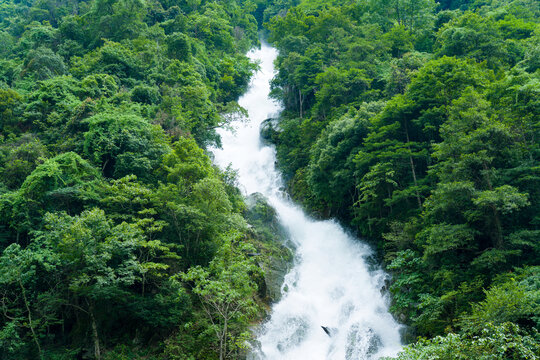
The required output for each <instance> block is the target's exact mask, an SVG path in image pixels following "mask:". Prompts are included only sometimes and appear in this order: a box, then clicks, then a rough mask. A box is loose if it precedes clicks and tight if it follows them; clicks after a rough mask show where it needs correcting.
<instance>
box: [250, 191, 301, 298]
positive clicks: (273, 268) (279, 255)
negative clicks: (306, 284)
mask: <svg viewBox="0 0 540 360" xmlns="http://www.w3.org/2000/svg"><path fill="white" fill-rule="evenodd" d="M246 205H247V209H246V210H245V213H244V215H245V217H246V219H247V220H248V222H249V224H250V225H251V230H252V232H253V234H254V236H255V238H256V239H257V240H258V241H259V244H260V246H259V251H258V253H257V254H256V255H257V259H258V263H259V266H260V267H261V268H262V269H263V271H264V283H263V284H259V292H260V294H259V295H260V296H261V297H262V298H263V299H265V301H266V302H268V303H273V302H276V301H279V299H280V298H281V285H282V284H283V279H284V277H285V275H286V274H287V272H288V271H289V269H290V267H291V266H292V261H293V253H292V251H291V249H290V248H288V247H287V246H286V244H287V240H288V239H287V235H286V232H285V231H284V229H283V228H282V227H281V225H280V224H279V221H278V220H277V217H276V212H275V210H274V209H273V208H272V207H271V206H270V205H268V202H267V201H266V198H265V197H264V196H263V195H262V194H260V193H254V194H251V195H249V196H248V197H247V198H246ZM259 259H260V260H259Z"/></svg>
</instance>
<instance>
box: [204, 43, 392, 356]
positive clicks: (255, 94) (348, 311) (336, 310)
mask: <svg viewBox="0 0 540 360" xmlns="http://www.w3.org/2000/svg"><path fill="white" fill-rule="evenodd" d="M249 56H250V58H251V59H253V60H258V61H259V62H260V71H258V72H257V73H256V74H255V75H254V76H253V78H252V80H251V84H250V87H249V90H248V91H247V92H246V94H244V95H243V96H242V97H241V98H240V100H239V103H240V105H241V106H242V107H244V108H245V109H246V110H248V113H249V119H247V120H245V119H244V120H243V121H236V122H233V123H232V124H231V126H232V128H233V130H232V131H231V129H220V130H219V133H220V135H221V138H222V148H221V149H213V150H212V152H213V154H214V162H215V163H216V164H217V165H218V166H220V167H221V168H225V167H227V166H228V165H229V164H231V165H232V168H233V169H235V170H237V171H238V182H239V184H240V189H241V190H242V191H243V192H244V194H245V195H249V194H252V193H255V192H258V193H261V194H263V195H264V196H265V197H266V198H267V199H268V202H269V204H270V205H271V206H272V207H273V208H274V209H275V210H276V213H277V215H278V219H279V221H280V222H281V225H282V226H283V228H284V229H285V230H286V232H287V234H288V236H289V238H290V241H291V242H292V243H293V244H294V247H295V260H294V264H293V266H292V268H291V270H290V272H289V273H288V274H287V275H286V276H285V280H284V284H283V286H282V297H281V300H279V301H278V302H276V303H275V304H273V305H272V310H271V313H270V316H269V319H268V320H267V321H266V322H265V323H263V324H262V325H261V326H260V327H259V329H258V330H257V331H256V336H257V341H256V345H255V346H254V347H253V349H252V351H251V353H250V354H249V357H248V358H249V359H252V360H256V359H257V360H262V359H268V360H280V359H290V360H302V359H306V360H316V359H339V360H343V359H347V360H359V359H366V360H367V359H378V358H379V357H382V356H392V355H395V354H396V353H397V352H398V351H399V350H400V348H401V339H400V328H401V326H400V325H399V324H398V323H397V322H396V321H395V320H394V319H393V317H392V315H391V314H390V313H389V311H388V299H387V298H386V296H385V294H383V292H382V291H381V289H382V288H383V286H384V281H385V279H386V278H387V275H386V274H385V273H384V272H383V271H382V270H380V269H373V266H370V265H369V264H368V258H369V257H370V256H371V255H372V250H371V249H370V248H369V247H368V246H367V245H366V244H363V243H362V242H361V241H360V240H358V239H356V238H354V237H353V236H351V235H350V234H349V233H347V231H346V230H344V229H343V228H342V227H341V226H340V225H339V224H338V223H337V222H335V221H319V220H314V219H312V218H310V217H309V216H307V215H306V214H305V213H304V212H303V210H302V209H301V208H300V207H299V206H298V205H295V204H294V203H293V202H292V201H291V200H290V199H289V197H288V196H287V194H285V193H284V192H283V182H282V179H281V175H280V173H279V172H278V171H277V170H276V168H275V161H276V158H275V150H274V148H273V147H271V146H266V145H264V144H263V143H262V142H261V140H260V136H259V128H260V125H261V123H262V122H263V121H264V120H265V119H267V118H269V117H277V116H278V114H279V112H280V109H281V107H280V104H279V103H277V102H276V101H274V100H272V99H270V98H269V92H270V84H269V82H270V80H271V79H272V77H273V76H274V74H275V73H274V67H273V61H274V59H275V58H276V56H277V50H275V49H274V48H272V47H270V46H269V45H267V44H264V43H263V45H262V47H261V48H260V49H256V50H253V51H251V52H250V53H249ZM322 326H325V327H326V329H327V331H328V333H329V334H327V333H326V332H325V331H324V329H323V328H322Z"/></svg>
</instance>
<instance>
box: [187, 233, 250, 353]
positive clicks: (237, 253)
mask: <svg viewBox="0 0 540 360" xmlns="http://www.w3.org/2000/svg"><path fill="white" fill-rule="evenodd" d="M240 241H241V240H240V238H239V235H237V234H228V235H227V236H226V238H225V239H224V240H223V243H222V245H221V247H220V249H219V250H218V253H217V255H216V257H215V258H214V259H213V260H212V261H211V262H210V264H209V266H208V269H203V268H201V267H199V266H198V267H193V268H191V269H189V271H188V272H187V273H186V274H184V275H183V276H182V278H183V280H184V281H190V282H193V285H194V286H193V292H194V293H195V294H197V295H198V297H199V299H200V301H201V303H202V306H203V309H204V312H205V314H206V317H207V320H208V321H209V322H210V323H211V326H210V327H209V330H210V331H213V332H214V334H215V339H216V350H217V352H218V354H219V359H220V360H224V359H234V358H237V356H238V352H239V351H240V350H241V349H242V348H243V347H244V346H245V344H244V342H245V341H246V339H247V338H248V337H249V333H246V332H243V331H242V328H241V327H239V325H240V324H243V323H244V324H245V323H247V322H248V321H249V318H250V317H251V316H253V315H254V314H255V313H256V312H257V306H256V304H255V302H254V301H253V296H254V295H255V293H256V291H257V285H256V284H255V282H254V281H253V276H254V274H257V273H258V272H259V271H260V269H259V268H258V267H257V266H256V265H255V264H254V263H253V260H251V259H250V258H249V257H248V256H247V255H246V254H247V253H248V252H251V251H253V250H254V249H253V248H252V247H250V245H248V244H242V243H241V242H240Z"/></svg>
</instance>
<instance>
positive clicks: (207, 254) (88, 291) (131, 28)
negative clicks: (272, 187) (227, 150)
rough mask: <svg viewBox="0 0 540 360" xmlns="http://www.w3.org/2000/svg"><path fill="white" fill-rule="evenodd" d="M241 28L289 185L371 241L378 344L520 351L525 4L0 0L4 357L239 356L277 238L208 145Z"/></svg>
mask: <svg viewBox="0 0 540 360" xmlns="http://www.w3.org/2000/svg"><path fill="white" fill-rule="evenodd" d="M260 34H263V36H264V37H266V38H267V41H268V42H270V43H271V44H272V46H275V47H276V48H277V49H278V50H279V57H278V59H277V61H276V68H277V70H278V72H277V75H276V77H275V78H274V79H273V81H272V96H273V97H274V98H275V99H277V100H279V101H281V102H282V104H283V107H284V110H283V113H282V114H281V116H280V118H279V119H277V126H275V128H273V129H272V131H271V132H270V134H269V138H270V140H271V141H272V142H273V143H274V144H275V146H276V151H277V157H278V166H279V168H280V169H281V170H282V172H283V175H284V177H285V179H286V182H287V189H288V190H289V192H290V194H291V196H292V197H293V198H294V199H295V200H297V201H299V202H300V203H301V204H302V205H303V206H304V207H305V208H306V209H307V210H308V211H309V212H310V213H311V215H312V216H314V217H317V218H330V217H334V218H337V219H339V220H340V221H341V222H342V223H343V224H345V225H347V226H348V227H349V228H350V229H351V230H352V231H354V232H355V233H356V234H357V235H358V236H359V237H361V238H362V239H366V241H368V242H369V243H370V244H371V246H373V247H374V248H375V249H376V251H377V254H378V255H379V259H380V261H381V263H383V265H384V267H385V269H386V270H387V271H388V272H389V273H390V274H391V276H392V278H391V282H390V284H389V292H390V294H391V311H392V313H393V315H394V316H395V317H396V319H398V321H399V322H400V323H402V324H404V325H407V326H408V332H407V336H406V338H405V339H404V341H405V342H406V343H408V344H410V345H408V346H407V347H405V348H404V350H403V352H402V353H400V354H399V355H398V357H397V359H403V360H405V359H501V360H502V359H536V358H538V354H539V353H540V334H539V331H540V261H539V260H540V203H539V199H540V163H539V159H540V141H539V140H538V139H539V138H540V2H538V1H536V0H471V1H468V0H455V1H454V0H441V1H439V2H435V1H434V0H327V1H323V0H268V1H265V0H221V1H217V0H85V1H83V0H5V1H2V2H1V3H0V358H1V359H6V360H19V359H40V360H72V359H73V360H74V359H97V360H113V359H155V360H158V359H159V360H161V359H171V360H173V359H175V360H189V359H209V360H212V359H220V360H222V359H243V358H245V357H246V354H247V352H248V351H249V343H250V341H251V340H252V338H253V333H252V331H251V329H252V327H253V326H254V325H255V324H258V323H260V322H261V321H262V320H263V319H264V317H265V316H266V313H267V311H268V304H269V303H270V302H271V301H272V299H271V296H269V291H268V289H267V284H266V280H265V272H266V269H267V268H268V263H269V262H270V261H272V259H273V258H280V257H287V256H289V254H288V252H287V251H286V249H283V248H282V247H281V246H280V245H279V241H277V240H276V239H277V235H274V234H272V232H275V230H276V229H275V226H274V220H273V216H274V214H273V212H272V209H270V208H268V207H267V206H266V205H265V204H264V203H258V204H257V205H256V206H255V207H253V206H249V204H248V202H247V201H246V200H245V199H244V197H243V196H242V194H241V192H240V190H238V188H237V180H236V173H235V170H234V169H230V168H229V169H227V170H220V169H218V168H217V167H216V166H214V165H213V164H212V161H211V157H210V155H209V153H208V151H207V149H208V148H209V147H211V146H219V145H220V139H219V136H218V135H217V133H216V129H217V128H219V127H223V126H227V124H228V122H230V121H231V120H232V119H236V118H239V117H244V116H246V112H245V110H244V109H242V108H241V107H240V106H239V105H238V104H237V102H236V101H237V99H238V97H239V96H240V95H241V94H243V93H244V92H245V91H246V89H247V86H248V83H249V80H250V78H251V76H252V75H253V73H254V72H255V71H256V70H257V67H258V65H257V64H256V63H253V62H251V61H250V60H249V59H248V57H247V56H246V52H247V51H248V50H249V49H250V48H252V47H256V46H258V44H259V37H260ZM254 253H257V254H261V256H257V257H253V256H250V254H254Z"/></svg>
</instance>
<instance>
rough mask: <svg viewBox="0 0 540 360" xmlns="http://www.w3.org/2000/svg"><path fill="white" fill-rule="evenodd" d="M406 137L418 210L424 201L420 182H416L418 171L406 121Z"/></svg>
mask: <svg viewBox="0 0 540 360" xmlns="http://www.w3.org/2000/svg"><path fill="white" fill-rule="evenodd" d="M405 135H406V136H407V149H408V150H409V162H410V164H411V172H412V176H413V181H414V188H415V189H414V192H415V193H416V200H417V201H418V208H420V209H421V208H422V200H421V199H420V193H419V192H418V181H417V180H416V171H415V170H414V161H413V158H412V155H411V153H412V152H411V147H410V145H409V143H410V140H409V129H408V128H407V121H405Z"/></svg>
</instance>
